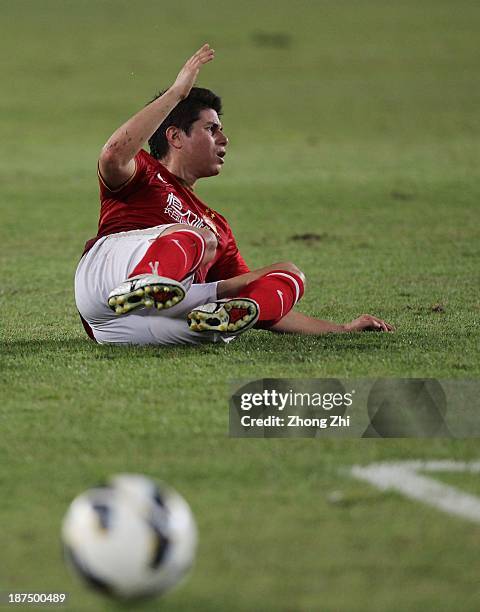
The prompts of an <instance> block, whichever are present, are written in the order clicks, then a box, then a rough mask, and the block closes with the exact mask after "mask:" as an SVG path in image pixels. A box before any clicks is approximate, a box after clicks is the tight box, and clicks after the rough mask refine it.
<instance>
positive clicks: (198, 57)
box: [170, 43, 215, 100]
mask: <svg viewBox="0 0 480 612" xmlns="http://www.w3.org/2000/svg"><path fill="white" fill-rule="evenodd" d="M214 57H215V51H214V50H213V49H211V48H210V45H209V44H208V43H205V44H204V45H203V46H202V47H200V49H199V50H198V51H197V52H196V53H194V54H193V55H192V57H191V58H190V59H189V60H187V61H186V62H185V65H184V66H183V68H182V69H181V70H180V72H179V73H178V76H177V78H176V79H175V82H174V84H173V85H172V87H171V88H170V89H172V90H174V91H176V92H177V94H178V96H179V98H180V99H181V100H183V99H184V98H186V97H187V96H188V94H189V93H190V90H191V89H192V87H193V86H194V84H195V81H196V79H197V76H198V73H199V72H200V68H201V67H202V66H203V64H207V63H208V62H211V61H212V59H213V58H214Z"/></svg>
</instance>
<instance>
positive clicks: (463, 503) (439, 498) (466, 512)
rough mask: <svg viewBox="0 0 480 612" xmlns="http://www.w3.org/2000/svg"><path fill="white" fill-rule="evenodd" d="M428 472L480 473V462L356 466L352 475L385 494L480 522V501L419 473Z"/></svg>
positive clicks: (420, 462)
mask: <svg viewBox="0 0 480 612" xmlns="http://www.w3.org/2000/svg"><path fill="white" fill-rule="evenodd" d="M418 471H425V472H471V473H479V472H480V462H478V461H476V462H473V463H465V462H460V461H459V462H457V461H403V462H399V463H371V464H370V465H366V466H360V465H354V466H353V467H352V468H351V474H352V475H353V476H354V477H355V478H358V479H360V480H365V481H367V482H369V483H370V484H372V485H374V486H375V487H377V488H378V489H381V490H382V491H386V490H394V491H398V492H400V493H403V495H406V496H407V497H410V498H411V499H416V500H418V501H421V502H423V503H425V504H428V505H429V506H433V507H434V508H437V509H438V510H442V511H443V512H446V513H447V514H453V515H455V516H460V517H462V518H464V519H467V520H469V521H473V522H475V523H480V498H479V497H476V496H475V495H470V494H468V493H464V492H463V491H460V490H459V489H457V488H455V487H451V486H449V485H446V484H443V483H441V482H438V481H437V480H434V479H433V478H430V477H429V476H424V475H421V474H419V473H418Z"/></svg>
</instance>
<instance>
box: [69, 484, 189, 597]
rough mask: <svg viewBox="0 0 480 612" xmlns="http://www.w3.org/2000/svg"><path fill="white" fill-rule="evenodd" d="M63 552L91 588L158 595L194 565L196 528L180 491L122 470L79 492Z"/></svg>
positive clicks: (118, 593)
mask: <svg viewBox="0 0 480 612" xmlns="http://www.w3.org/2000/svg"><path fill="white" fill-rule="evenodd" d="M62 540H63V544H64V550H65V557H66V559H67V561H68V562H69V565H70V566H71V567H73V568H74V570H75V571H76V572H77V573H78V574H80V576H81V577H82V578H83V579H84V580H85V581H86V582H87V584H88V585H89V586H91V587H94V588H97V589H100V590H102V591H103V592H105V593H106V594H109V595H112V596H114V597H120V598H135V597H146V596H150V595H159V594H161V593H163V592H164V591H166V590H167V589H170V588H171V587H172V586H174V585H175V584H176V583H177V582H178V581H179V580H180V579H181V578H182V576H183V575H184V574H185V573H186V572H187V570H188V569H189V568H190V567H191V565H192V564H193V560H194V558H195V549H196V544H197V529H196V525H195V520H194V518H193V515H192V512H191V510H190V507H189V506H188V504H187V502H186V501H185V500H184V499H183V497H181V496H180V495H179V494H178V493H176V492H175V491H173V490H172V489H170V488H167V487H165V486H164V485H162V486H159V485H157V484H156V483H155V482H154V481H153V480H151V479H150V478H147V477H146V476H140V475H134V474H120V475H118V476H114V477H112V478H111V479H110V480H109V482H108V483H107V484H106V485H104V486H99V487H96V488H93V489H89V490H88V491H86V492H85V493H82V494H81V495H79V496H78V497H76V498H75V499H74V500H73V502H72V503H71V505H70V507H69V509H68V511H67V514H66V515H65V518H64V521H63V527H62Z"/></svg>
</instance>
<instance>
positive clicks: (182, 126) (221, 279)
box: [75, 44, 393, 344]
mask: <svg viewBox="0 0 480 612" xmlns="http://www.w3.org/2000/svg"><path fill="white" fill-rule="evenodd" d="M213 58H214V51H213V49H211V48H210V46H209V45H208V44H205V45H203V46H202V47H201V48H200V49H199V50H198V51H197V52H196V53H195V54H194V55H193V56H192V57H191V58H190V59H189V60H188V61H187V62H186V64H185V65H184V66H183V68H182V70H181V71H180V72H179V74H178V76H177V78H176V80H175V82H174V83H173V85H172V86H171V87H170V88H169V89H167V90H166V91H165V92H164V93H162V94H161V95H160V94H159V95H158V96H157V97H156V98H155V99H154V100H153V101H152V102H151V103H150V104H148V105H147V106H146V107H144V108H143V109H142V110H140V111H139V112H137V113H136V114H135V115H134V116H133V117H131V118H130V119H129V120H128V121H127V122H126V123H124V124H123V125H122V126H120V127H119V128H118V129H117V130H116V131H115V132H114V133H113V134H112V136H111V137H110V138H109V139H108V141H107V143H106V144H105V146H104V147H103V149H102V151H101V154H100V158H99V162H98V176H99V182H100V199H101V210H100V221H99V226H98V233H97V236H96V237H95V238H93V239H91V240H89V241H88V242H87V244H86V245H85V251H84V254H83V257H82V259H81V260H80V263H79V265H78V268H77V272H76V276H75V296H76V303H77V308H78V310H79V312H80V315H81V317H82V321H83V323H84V326H85V329H86V331H87V333H88V334H89V335H90V337H91V338H93V339H95V340H96V341H97V342H99V343H113V344H180V343H181V344H199V343H202V342H217V341H222V340H223V341H227V342H228V341H230V340H231V339H232V338H233V337H234V336H235V335H238V334H240V333H242V332H245V331H247V330H248V329H250V328H252V327H254V326H255V327H257V328H263V329H269V330H271V331H275V332H285V333H287V332H289V333H300V334H322V333H327V332H345V331H364V330H378V331H392V329H393V328H392V326H391V325H389V324H388V323H385V322H384V321H382V320H381V319H378V318H377V317H373V316H371V315H362V316H361V317H359V318H358V319H355V320H354V321H352V322H351V323H348V324H345V325H337V324H336V323H332V322H329V321H322V320H320V319H315V318H313V317H308V316H306V315H303V314H301V313H298V312H294V311H293V310H292V308H293V307H294V305H295V304H296V303H297V302H298V300H299V299H300V298H301V297H302V295H303V292H304V288H305V277H304V275H303V273H302V272H301V271H300V270H299V269H298V268H297V267H296V266H295V265H294V264H293V263H291V262H282V263H277V264H273V265H270V266H267V267H265V268H262V269H260V270H255V271H250V270H249V268H248V266H247V264H246V263H245V261H244V259H243V257H242V256H241V254H240V253H239V251H238V248H237V245H236V242H235V238H234V236H233V233H232V230H231V228H230V226H229V224H228V222H227V220H226V219H225V218H224V217H223V216H222V215H221V214H219V213H218V212H216V211H213V210H212V209H210V208H209V207H208V206H207V205H206V204H204V203H203V202H202V201H201V200H200V199H199V198H198V197H197V195H196V194H195V192H194V186H195V183H196V181H197V180H198V179H200V178H204V177H209V176H215V175H217V174H218V173H219V172H220V170H221V168H222V166H223V164H224V161H225V154H226V150H227V145H228V138H227V137H226V136H225V134H224V132H223V127H222V123H221V120H220V115H221V100H220V98H219V97H218V96H217V95H215V94H214V93H213V92H211V91H210V90H208V89H202V88H199V87H194V83H195V80H196V78H197V76H198V73H199V71H200V69H201V67H202V66H203V65H204V64H206V63H208V62H210V61H211V60H212V59H213ZM146 141H148V143H149V146H150V154H148V153H147V152H146V151H145V150H143V148H142V147H143V145H144V143H145V142H146Z"/></svg>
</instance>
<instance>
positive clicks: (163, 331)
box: [93, 283, 231, 346]
mask: <svg viewBox="0 0 480 612" xmlns="http://www.w3.org/2000/svg"><path fill="white" fill-rule="evenodd" d="M216 296H217V283H205V284H200V285H192V286H191V288H190V290H189V291H188V293H187V295H186V296H185V299H184V300H183V301H182V302H181V303H179V304H177V305H176V306H173V307H172V308H170V309H169V310H166V311H165V310H163V311H161V312H157V311H155V310H152V311H147V310H145V309H143V310H135V311H134V312H132V313H130V314H129V315H128V316H127V317H114V316H111V317H110V319H109V320H108V321H104V322H102V323H99V324H97V325H95V326H94V329H93V335H94V339H95V340H96V341H97V342H98V343H99V344H124V345H128V344H130V345H158V346H169V345H176V344H186V345H197V344H205V343H211V342H228V341H230V340H231V338H225V337H224V336H223V334H219V333H214V332H210V333H202V334H199V333H195V332H194V331H192V330H191V329H189V327H188V325H187V322H186V314H187V312H189V310H191V309H193V308H195V307H196V306H198V305H200V304H203V303H205V302H209V301H212V300H215V299H216Z"/></svg>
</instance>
